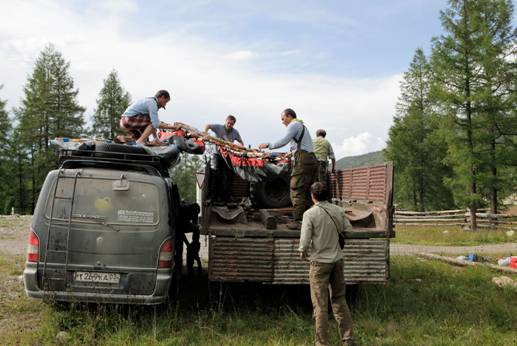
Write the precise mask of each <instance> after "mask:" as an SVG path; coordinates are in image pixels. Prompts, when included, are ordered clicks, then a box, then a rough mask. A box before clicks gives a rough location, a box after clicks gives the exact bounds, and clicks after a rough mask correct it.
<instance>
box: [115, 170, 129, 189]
mask: <svg viewBox="0 0 517 346" xmlns="http://www.w3.org/2000/svg"><path fill="white" fill-rule="evenodd" d="M128 190H129V180H127V178H126V175H125V174H121V175H120V179H119V180H115V181H114V182H113V191H128Z"/></svg>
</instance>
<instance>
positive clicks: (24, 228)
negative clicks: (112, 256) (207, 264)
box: [0, 215, 517, 259]
mask: <svg viewBox="0 0 517 346" xmlns="http://www.w3.org/2000/svg"><path fill="white" fill-rule="evenodd" d="M30 222H31V216H27V215H24V216H0V252H2V253H6V254H9V255H21V254H24V253H25V251H26V248H27V234H28V230H29V227H30ZM187 238H189V239H190V234H189V235H187ZM390 251H391V254H392V255H395V256H403V255H411V254H417V253H420V252H430V253H454V254H455V253H478V254H483V253H514V254H515V253H517V243H503V244H490V245H476V246H429V245H407V244H391V245H390ZM200 257H201V258H202V259H208V247H207V246H206V243H205V238H204V237H203V236H202V237H201V250H200Z"/></svg>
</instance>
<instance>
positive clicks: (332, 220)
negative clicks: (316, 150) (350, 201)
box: [299, 182, 353, 345]
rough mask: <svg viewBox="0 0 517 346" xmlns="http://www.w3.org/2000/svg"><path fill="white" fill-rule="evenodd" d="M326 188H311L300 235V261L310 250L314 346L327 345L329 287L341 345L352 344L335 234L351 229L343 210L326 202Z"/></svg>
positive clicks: (343, 279)
mask: <svg viewBox="0 0 517 346" xmlns="http://www.w3.org/2000/svg"><path fill="white" fill-rule="evenodd" d="M328 197H329V192H328V189H327V185H326V184H324V183H321V182H316V183H314V184H312V186H311V198H312V200H313V202H314V206H312V208H310V209H309V210H307V211H306V212H305V213H304V214H303V222H302V230H301V233H300V248H299V251H300V258H302V259H305V258H307V253H308V251H309V249H310V251H311V255H310V261H311V265H310V269H309V284H310V287H311V300H312V306H313V309H314V311H313V315H314V323H315V327H316V340H315V341H316V342H315V344H316V345H328V344H329V339H328V299H329V286H330V288H331V302H332V311H333V313H334V317H335V319H336V322H337V325H338V329H339V336H340V337H341V342H342V344H343V345H353V341H352V319H351V317H350V310H349V309H348V305H347V303H346V298H345V288H346V285H345V278H344V276H343V252H342V250H341V248H340V246H339V235H338V233H341V232H344V231H350V230H352V225H351V224H350V222H349V221H348V219H347V218H346V216H345V210H344V209H343V208H341V207H339V206H337V205H334V204H331V203H329V202H328V201H327V200H328Z"/></svg>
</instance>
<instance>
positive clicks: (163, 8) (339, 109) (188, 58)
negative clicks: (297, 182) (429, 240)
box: [0, 0, 446, 157]
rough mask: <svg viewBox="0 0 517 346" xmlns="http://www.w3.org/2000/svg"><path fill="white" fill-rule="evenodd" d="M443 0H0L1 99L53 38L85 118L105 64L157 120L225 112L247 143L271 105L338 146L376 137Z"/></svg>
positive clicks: (269, 116) (15, 98)
mask: <svg viewBox="0 0 517 346" xmlns="http://www.w3.org/2000/svg"><path fill="white" fill-rule="evenodd" d="M445 7H446V1H445V0H392V1H378V0H370V1H260V2H251V1H209V0H193V1H153V2H149V1H136V0H119V1H117V0H104V1H86V0H72V1H64V0H33V1H27V0H20V1H2V2H1V3H0V61H2V63H1V64H0V84H4V88H3V89H2V90H1V91H0V98H2V99H7V101H8V105H9V107H15V106H17V105H19V101H20V99H21V97H22V93H23V85H24V83H25V82H26V77H27V75H28V74H30V73H31V71H32V69H33V67H34V61H35V59H36V58H37V55H38V53H39V52H40V51H41V49H42V48H43V47H44V46H45V45H46V44H47V43H53V44H54V45H55V46H56V48H57V49H58V50H59V51H61V52H62V53H63V55H64V57H65V59H67V60H68V61H70V63H71V68H70V72H71V74H72V76H73V77H74V80H75V84H76V87H78V88H79V91H80V92H79V101H80V103H81V104H82V105H83V106H85V107H87V111H86V113H85V115H86V117H89V116H91V114H92V112H93V110H94V108H95V100H96V98H97V96H98V92H99V90H100V89H101V87H102V81H103V79H104V78H106V76H107V74H108V73H109V72H110V71H111V70H112V69H116V70H117V71H118V73H119V77H120V79H121V82H122V85H123V87H124V88H125V89H126V90H128V91H129V92H130V94H131V95H132V97H133V99H137V98H140V97H145V96H149V95H152V94H153V93H154V92H155V91H156V90H157V89H162V88H166V89H169V91H171V93H172V96H173V100H172V103H171V104H170V105H169V106H168V107H167V110H165V111H162V112H160V117H161V119H162V120H164V121H183V122H186V123H189V124H191V125H193V126H196V127H199V128H201V127H202V126H203V125H204V124H205V123H214V122H216V123H217V122H222V121H223V120H224V117H225V116H226V115H227V114H230V113H231V114H234V115H236V116H237V118H238V121H237V125H236V127H237V128H238V129H239V130H240V132H241V134H242V135H243V137H244V140H245V142H246V143H249V144H251V145H253V146H256V145H257V144H258V143H261V142H267V141H274V140H276V139H278V138H279V137H281V136H282V135H283V133H284V130H285V129H284V128H283V126H282V125H281V123H280V121H279V114H280V112H281V111H282V109H284V108H286V107H291V108H293V109H295V110H296V111H297V113H298V114H299V115H300V117H301V118H303V119H304V120H305V122H306V124H307V126H308V127H309V129H311V130H312V131H313V132H314V131H315V130H316V129H317V128H325V129H326V130H327V133H328V138H329V140H330V141H331V142H332V144H333V145H334V149H335V151H336V152H337V154H338V156H339V157H341V156H344V155H357V154H362V153H366V152H369V151H373V150H379V149H381V148H383V147H384V146H385V141H386V139H387V137H388V130H389V127H390V126H391V124H392V118H393V114H394V107H395V104H396V102H397V97H398V95H399V82H400V80H401V76H402V74H403V73H404V71H405V70H406V69H407V67H408V65H409V62H410V61H411V59H412V56H413V54H414V51H415V49H416V48H417V47H422V48H424V50H425V51H427V52H428V51H429V46H430V40H431V38H432V37H433V36H437V35H439V34H440V33H441V27H440V21H439V11H440V9H444V8H445Z"/></svg>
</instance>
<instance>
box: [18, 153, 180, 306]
mask: <svg viewBox="0 0 517 346" xmlns="http://www.w3.org/2000/svg"><path fill="white" fill-rule="evenodd" d="M124 150H126V149H124ZM67 155H68V157H65V160H63V163H62V165H61V167H60V169H58V170H54V171H51V172H50V173H49V174H48V176H47V178H46V180H45V182H44V184H43V187H42V190H41V193H40V195H39V198H38V201H37V205H36V209H35V212H34V216H33V219H32V224H31V230H30V236H29V249H28V256H27V262H26V266H25V270H24V272H23V277H24V282H25V289H26V292H27V294H28V295H29V296H31V297H35V298H43V299H48V300H56V301H69V302H74V301H75V302H99V303H100V302H102V303H122V304H159V303H163V302H164V301H165V300H166V299H167V298H168V295H169V287H170V285H171V280H172V277H173V271H174V258H173V257H174V254H173V252H174V236H175V232H174V231H175V229H174V224H175V223H174V221H175V211H176V210H177V207H176V206H177V204H178V203H177V202H178V201H177V200H175V199H177V198H178V197H177V189H176V187H175V185H174V184H173V183H172V182H171V180H170V179H169V178H168V176H167V173H166V170H165V171H164V170H161V169H160V164H159V162H158V160H156V158H153V157H148V155H142V154H134V155H133V156H132V157H130V158H128V157H127V155H128V154H127V153H124V154H119V153H109V154H107V153H102V151H101V152H96V151H95V150H94V151H91V152H90V151H85V152H81V151H70V152H69V153H67Z"/></svg>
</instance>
